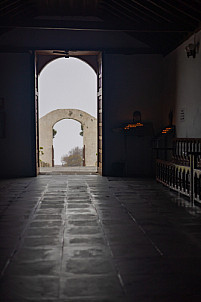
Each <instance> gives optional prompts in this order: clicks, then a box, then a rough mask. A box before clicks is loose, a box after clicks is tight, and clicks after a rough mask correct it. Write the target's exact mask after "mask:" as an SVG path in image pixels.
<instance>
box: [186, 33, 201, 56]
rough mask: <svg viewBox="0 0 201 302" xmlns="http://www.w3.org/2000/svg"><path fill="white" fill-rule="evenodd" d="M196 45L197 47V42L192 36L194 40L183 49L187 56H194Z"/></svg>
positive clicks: (196, 49)
mask: <svg viewBox="0 0 201 302" xmlns="http://www.w3.org/2000/svg"><path fill="white" fill-rule="evenodd" d="M198 47H199V42H197V43H196V41H195V36H194V42H193V43H189V44H188V45H187V46H186V47H185V51H186V54H187V57H188V58H189V57H193V58H195V57H196V53H198Z"/></svg>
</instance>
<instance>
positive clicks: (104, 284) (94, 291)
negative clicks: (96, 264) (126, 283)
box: [60, 276, 124, 298]
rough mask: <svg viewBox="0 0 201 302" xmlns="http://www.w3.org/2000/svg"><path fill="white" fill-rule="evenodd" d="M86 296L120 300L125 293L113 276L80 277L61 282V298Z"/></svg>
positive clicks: (65, 279)
mask: <svg viewBox="0 0 201 302" xmlns="http://www.w3.org/2000/svg"><path fill="white" fill-rule="evenodd" d="M86 296H89V297H90V296H92V297H93V296H94V297H97V298H99V297H100V298H101V297H110V296H112V297H113V298H114V297H117V298H119V297H123V296H124V293H123V290H122V288H121V287H120V284H119V280H118V278H117V277H113V276H89V277H88V276H83V277H79V276H78V277H77V278H76V277H74V278H64V279H62V280H61V294H60V297H61V298H63V297H69V298H72V297H77V298H83V297H86Z"/></svg>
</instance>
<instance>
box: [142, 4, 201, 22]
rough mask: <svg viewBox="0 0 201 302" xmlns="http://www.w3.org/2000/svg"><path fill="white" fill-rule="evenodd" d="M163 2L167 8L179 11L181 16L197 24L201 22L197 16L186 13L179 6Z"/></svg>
mask: <svg viewBox="0 0 201 302" xmlns="http://www.w3.org/2000/svg"><path fill="white" fill-rule="evenodd" d="M148 1H151V0H148ZM152 2H153V1H152ZM161 2H163V3H165V4H166V5H167V6H169V7H171V8H173V9H174V10H176V11H178V12H179V13H180V14H182V15H185V16H187V17H189V18H191V19H193V20H195V21H197V22H200V19H198V18H196V17H195V16H192V15H190V14H189V13H187V12H185V11H184V10H183V9H180V8H179V7H178V6H175V5H173V4H171V3H170V2H169V1H165V0H161ZM183 20H184V19H183Z"/></svg>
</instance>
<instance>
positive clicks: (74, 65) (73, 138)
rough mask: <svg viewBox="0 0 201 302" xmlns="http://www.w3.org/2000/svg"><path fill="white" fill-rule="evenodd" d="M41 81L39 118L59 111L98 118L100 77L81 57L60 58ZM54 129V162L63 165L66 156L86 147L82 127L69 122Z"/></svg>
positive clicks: (59, 123)
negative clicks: (97, 82)
mask: <svg viewBox="0 0 201 302" xmlns="http://www.w3.org/2000/svg"><path fill="white" fill-rule="evenodd" d="M38 80H39V118H40V117H42V116H44V115H46V114H47V113H49V112H50V111H52V110H55V109H80V110H83V111H85V112H87V113H89V114H91V115H92V116H94V117H96V116H97V109H96V104H97V103H96V93H97V92H96V81H97V78H96V73H95V71H94V70H93V69H92V68H91V67H90V66H89V65H88V64H87V63H85V62H83V61H81V60H80V59H77V58H59V59H56V60H54V61H52V62H51V63H49V64H48V65H46V66H45V67H44V69H43V70H42V71H41V73H40V75H39V79H38ZM54 129H55V130H57V134H56V136H55V138H54V139H53V145H54V160H55V164H56V165H60V164H61V157H62V156H63V155H65V154H67V153H68V152H69V151H70V150H71V149H72V148H74V147H77V146H78V147H83V137H82V136H80V135H79V133H80V131H81V124H80V123H79V122H77V121H75V120H72V119H65V120H62V121H59V122H58V123H56V124H55V126H54Z"/></svg>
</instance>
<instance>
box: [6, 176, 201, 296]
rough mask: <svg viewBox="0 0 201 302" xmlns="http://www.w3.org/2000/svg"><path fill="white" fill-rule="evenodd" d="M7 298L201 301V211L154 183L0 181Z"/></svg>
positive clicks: (44, 178)
mask: <svg viewBox="0 0 201 302" xmlns="http://www.w3.org/2000/svg"><path fill="white" fill-rule="evenodd" d="M0 209H3V210H2V212H1V213H2V215H1V217H0V218H1V220H0V227H1V233H0V239H1V240H0V252H1V257H0V267H1V283H0V295H1V301H3V302H4V301H5V302H14V301H15V302H24V301H26V302H28V301H32V302H39V301H40V302H41V301H46V302H49V301H54V302H55V301H57V302H64V301H65V302H66V301H67V302H71V301H79V302H82V301H83V302H84V301H87V302H106V301H107V302H114V301H115V302H120V301H121V302H153V301H154V302H159V301H160V302H169V301H171V302H180V301H182V302H197V301H199V302H200V297H201V288H200V280H201V261H200V260H201V240H200V239H201V227H200V226H201V223H200V221H201V209H200V208H198V207H191V206H190V204H189V203H188V201H187V200H186V199H184V198H182V197H181V196H178V195H177V194H175V193H172V192H171V191H169V190H168V189H167V188H164V187H163V186H161V185H160V184H157V183H156V182H155V181H154V180H144V179H134V178H127V179H125V178H107V177H100V176H98V175H41V176H39V177H37V178H26V179H15V180H6V181H0Z"/></svg>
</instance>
